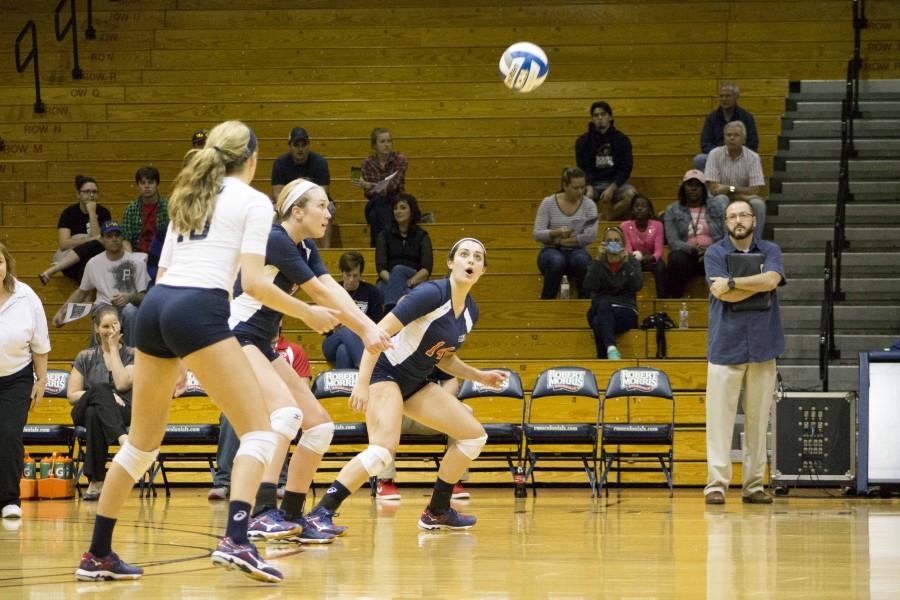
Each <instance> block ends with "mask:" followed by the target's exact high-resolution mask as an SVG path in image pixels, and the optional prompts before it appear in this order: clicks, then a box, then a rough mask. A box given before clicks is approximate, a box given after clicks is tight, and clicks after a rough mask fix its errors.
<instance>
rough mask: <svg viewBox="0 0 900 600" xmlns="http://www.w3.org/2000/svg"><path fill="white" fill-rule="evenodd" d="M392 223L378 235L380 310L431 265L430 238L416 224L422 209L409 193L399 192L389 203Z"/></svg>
mask: <svg viewBox="0 0 900 600" xmlns="http://www.w3.org/2000/svg"><path fill="white" fill-rule="evenodd" d="M391 209H392V210H393V213H394V222H393V225H392V226H391V229H390V230H383V231H382V232H381V233H379V234H378V240H377V241H376V243H375V268H376V269H377V270H378V283H377V285H378V287H379V289H381V291H382V292H384V310H385V312H387V311H389V310H391V309H392V308H393V307H394V305H395V304H397V301H398V300H400V297H401V296H403V294H405V293H406V292H408V291H409V290H410V289H412V288H414V287H416V286H417V285H419V284H420V283H422V282H423V281H427V280H428V277H429V276H430V275H431V269H432V267H433V266H434V256H433V255H432V250H431V238H430V237H428V232H427V231H425V230H424V229H422V228H421V227H419V219H420V218H421V217H422V212H421V211H420V210H419V202H418V201H417V200H416V199H415V197H414V196H411V195H410V194H400V195H399V196H397V197H396V198H395V199H394V201H393V203H392V206H391Z"/></svg>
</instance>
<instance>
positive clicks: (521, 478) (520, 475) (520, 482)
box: [513, 465, 528, 498]
mask: <svg viewBox="0 0 900 600" xmlns="http://www.w3.org/2000/svg"><path fill="white" fill-rule="evenodd" d="M513 486H514V488H515V496H516V498H525V497H527V496H528V490H527V489H526V488H525V470H524V469H522V465H519V466H518V467H516V472H515V474H514V475H513Z"/></svg>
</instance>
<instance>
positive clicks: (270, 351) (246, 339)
mask: <svg viewBox="0 0 900 600" xmlns="http://www.w3.org/2000/svg"><path fill="white" fill-rule="evenodd" d="M234 337H236V338H237V341H238V343H239V344H240V345H241V346H256V347H257V348H259V351H260V352H262V353H263V356H265V357H266V358H267V359H269V362H275V359H277V358H278V353H277V352H275V348H273V347H272V340H264V339H262V337H260V336H258V335H253V334H252V333H247V332H246V331H241V330H240V329H239V328H238V329H235V330H234Z"/></svg>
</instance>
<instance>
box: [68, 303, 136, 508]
mask: <svg viewBox="0 0 900 600" xmlns="http://www.w3.org/2000/svg"><path fill="white" fill-rule="evenodd" d="M94 336H95V338H96V339H97V340H98V343H97V345H96V346H93V347H91V348H88V349H86V350H82V351H81V352H79V353H78V356H76V357H75V364H74V365H72V372H71V373H69V387H68V389H67V390H66V395H67V396H68V398H69V403H70V404H71V405H72V422H73V423H74V424H75V425H80V426H82V427H84V428H85V429H87V449H86V450H85V457H84V474H85V476H86V477H87V478H88V480H89V481H90V485H88V489H87V491H86V492H85V494H84V497H83V500H88V501H91V500H97V499H98V498H99V497H100V490H101V489H103V480H104V479H105V478H106V456H107V454H108V453H109V447H110V446H111V445H114V444H118V445H119V446H121V445H122V444H124V443H125V439H126V437H127V434H128V427H129V425H130V424H131V385H132V375H133V373H134V348H132V347H130V346H126V345H124V344H123V343H122V326H121V324H120V323H119V313H118V311H116V309H115V307H113V306H109V305H104V306H101V307H100V308H99V309H98V310H96V311H94Z"/></svg>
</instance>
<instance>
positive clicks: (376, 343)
mask: <svg viewBox="0 0 900 600" xmlns="http://www.w3.org/2000/svg"><path fill="white" fill-rule="evenodd" d="M362 343H363V346H365V348H366V350H367V351H369V352H371V353H373V354H377V353H378V352H384V351H385V350H387V349H388V348H390V347H391V345H392V344H391V336H389V335H388V334H387V333H385V332H384V330H383V329H381V328H380V327H375V326H374V325H373V326H372V327H370V328H367V329H366V332H365V335H364V336H363V337H362Z"/></svg>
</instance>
